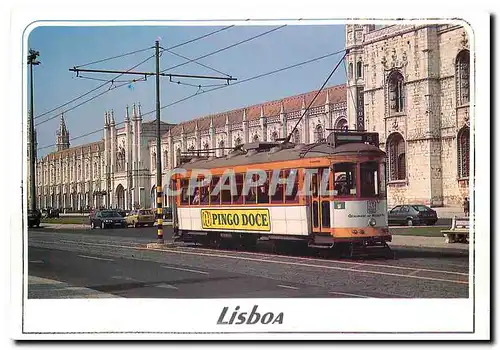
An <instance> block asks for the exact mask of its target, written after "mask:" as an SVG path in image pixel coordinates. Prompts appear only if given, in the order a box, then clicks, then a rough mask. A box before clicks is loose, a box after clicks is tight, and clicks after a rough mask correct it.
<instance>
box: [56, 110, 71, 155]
mask: <svg viewBox="0 0 500 350" xmlns="http://www.w3.org/2000/svg"><path fill="white" fill-rule="evenodd" d="M56 147H57V151H62V150H65V149H68V148H69V132H68V129H67V128H66V124H65V123H64V116H63V115H62V114H61V121H60V123H59V130H57V141H56Z"/></svg>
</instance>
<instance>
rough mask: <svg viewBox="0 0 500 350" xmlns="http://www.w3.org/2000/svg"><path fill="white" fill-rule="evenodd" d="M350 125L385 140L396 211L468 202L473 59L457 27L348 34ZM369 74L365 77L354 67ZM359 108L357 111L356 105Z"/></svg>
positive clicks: (352, 28)
mask: <svg viewBox="0 0 500 350" xmlns="http://www.w3.org/2000/svg"><path fill="white" fill-rule="evenodd" d="M346 43H347V47H348V48H351V52H350V54H349V55H348V57H347V58H346V61H347V64H348V67H351V65H352V67H353V68H352V70H349V71H348V82H347V85H348V92H349V94H350V95H351V96H348V101H349V103H348V120H349V125H354V124H355V123H359V122H360V121H359V119H360V118H359V115H360V112H361V115H362V116H363V118H362V123H363V126H364V128H365V129H366V130H368V131H377V132H379V134H380V140H381V142H382V144H381V146H382V148H384V149H385V150H386V152H387V153H388V180H389V189H388V196H389V198H388V199H389V204H390V205H391V204H392V205H394V204H399V203H425V204H430V205H433V206H442V205H444V206H455V205H459V204H460V203H461V202H462V201H463V198H464V197H467V196H468V187H469V186H468V184H469V140H470V136H469V101H470V85H469V82H470V77H469V73H470V61H471V60H470V53H469V50H470V49H469V40H468V37H467V33H466V31H465V29H464V28H463V27H461V26H452V25H394V26H388V27H384V28H381V29H378V30H375V28H374V26H372V25H348V26H346ZM360 66H361V67H362V69H360V70H357V69H355V68H354V67H360ZM356 102H357V103H356Z"/></svg>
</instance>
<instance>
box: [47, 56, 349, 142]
mask: <svg viewBox="0 0 500 350" xmlns="http://www.w3.org/2000/svg"><path fill="white" fill-rule="evenodd" d="M344 51H345V49H343V50H339V51H335V52H332V53H329V54H326V55H323V56H319V57H316V58H313V59H310V60H307V61H303V62H299V63H296V64H293V65H290V66H287V67H283V68H280V69H276V70H273V71H270V72H267V73H263V74H259V75H256V76H253V77H250V78H247V79H244V80H240V81H238V82H237V83H234V84H231V85H224V86H221V87H216V88H214V89H210V90H206V91H202V92H199V91H197V92H196V93H193V94H190V95H188V96H186V97H184V98H182V99H179V100H177V101H174V102H172V103H170V104H167V105H165V106H163V107H161V109H164V108H168V107H171V106H173V105H175V104H178V103H181V102H183V101H186V100H189V99H191V98H193V97H195V96H198V95H201V94H204V93H207V92H211V91H215V90H218V89H220V88H225V87H230V86H233V85H236V84H241V83H244V82H248V81H251V80H255V79H257V78H261V77H264V76H268V75H271V74H275V73H279V72H282V71H284V70H288V69H292V68H295V67H299V66H301V65H304V64H308V63H312V62H316V61H318V60H321V59H324V58H327V57H331V56H334V55H338V54H339V53H341V52H344ZM196 87H198V86H196ZM154 112H156V110H153V111H150V112H147V113H142V114H141V116H146V115H149V114H152V113H154ZM123 123H124V122H121V123H118V124H116V125H120V124H123ZM102 130H103V128H102V127H101V128H99V129H96V130H94V131H91V132H89V133H87V134H85V135H80V136H77V137H74V138H71V139H70V141H74V140H77V139H80V138H82V137H86V136H90V135H93V134H96V133H98V132H102ZM55 145H56V144H52V145H47V146H43V147H40V148H38V150H42V149H46V148H50V147H53V146H55Z"/></svg>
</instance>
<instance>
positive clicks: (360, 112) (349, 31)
mask: <svg viewBox="0 0 500 350" xmlns="http://www.w3.org/2000/svg"><path fill="white" fill-rule="evenodd" d="M373 30H375V25H374V24H367V25H365V24H363V25H362V24H347V25H346V31H345V34H346V40H345V42H346V49H349V53H348V54H347V55H346V58H345V62H346V67H347V120H348V126H349V129H356V130H365V129H366V125H365V117H364V100H363V90H364V86H365V82H364V70H365V69H364V65H365V63H364V62H365V60H364V53H363V50H364V49H363V44H364V40H365V35H366V34H367V33H369V32H371V31H373Z"/></svg>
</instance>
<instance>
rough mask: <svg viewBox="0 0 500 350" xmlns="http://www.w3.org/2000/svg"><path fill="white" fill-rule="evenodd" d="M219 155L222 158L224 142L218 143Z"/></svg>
mask: <svg viewBox="0 0 500 350" xmlns="http://www.w3.org/2000/svg"><path fill="white" fill-rule="evenodd" d="M219 148H220V150H219V154H220V156H221V157H222V156H223V155H224V154H225V149H224V140H220V141H219Z"/></svg>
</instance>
